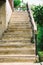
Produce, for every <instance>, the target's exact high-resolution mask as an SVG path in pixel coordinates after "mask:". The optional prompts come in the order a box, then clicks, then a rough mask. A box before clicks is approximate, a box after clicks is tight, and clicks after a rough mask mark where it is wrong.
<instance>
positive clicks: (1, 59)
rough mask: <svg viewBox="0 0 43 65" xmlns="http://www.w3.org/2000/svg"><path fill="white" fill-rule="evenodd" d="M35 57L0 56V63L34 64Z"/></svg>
mask: <svg viewBox="0 0 43 65" xmlns="http://www.w3.org/2000/svg"><path fill="white" fill-rule="evenodd" d="M35 61H36V56H35V55H0V62H35Z"/></svg>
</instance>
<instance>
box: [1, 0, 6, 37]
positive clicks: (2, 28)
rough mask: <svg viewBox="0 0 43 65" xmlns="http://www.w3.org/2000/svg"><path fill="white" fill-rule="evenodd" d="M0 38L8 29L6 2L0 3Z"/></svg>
mask: <svg viewBox="0 0 43 65" xmlns="http://www.w3.org/2000/svg"><path fill="white" fill-rule="evenodd" d="M0 3H1V5H0V38H1V36H2V33H3V32H4V30H5V29H6V10H5V5H6V4H5V2H3V1H0Z"/></svg>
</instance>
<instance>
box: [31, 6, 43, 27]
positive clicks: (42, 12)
mask: <svg viewBox="0 0 43 65" xmlns="http://www.w3.org/2000/svg"><path fill="white" fill-rule="evenodd" d="M32 10H33V17H34V19H35V21H36V22H37V24H39V25H41V26H43V6H41V5H39V6H34V7H33V8H32Z"/></svg>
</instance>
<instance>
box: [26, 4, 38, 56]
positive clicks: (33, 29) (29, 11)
mask: <svg viewBox="0 0 43 65" xmlns="http://www.w3.org/2000/svg"><path fill="white" fill-rule="evenodd" d="M26 6H27V11H28V13H29V16H30V21H31V24H32V40H33V42H34V43H35V47H36V55H37V25H36V23H35V21H34V18H33V15H32V11H31V6H30V5H29V4H28V3H27V4H26Z"/></svg>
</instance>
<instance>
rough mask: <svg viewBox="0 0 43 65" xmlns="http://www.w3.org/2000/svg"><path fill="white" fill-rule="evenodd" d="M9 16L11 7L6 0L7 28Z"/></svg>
mask: <svg viewBox="0 0 43 65" xmlns="http://www.w3.org/2000/svg"><path fill="white" fill-rule="evenodd" d="M11 14H12V9H11V6H10V4H9V1H8V0H6V27H7V26H8V22H9V20H10V17H11Z"/></svg>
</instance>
